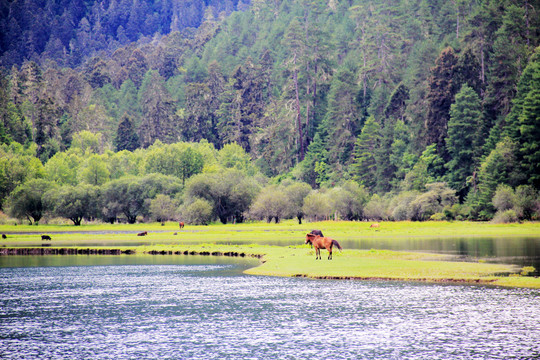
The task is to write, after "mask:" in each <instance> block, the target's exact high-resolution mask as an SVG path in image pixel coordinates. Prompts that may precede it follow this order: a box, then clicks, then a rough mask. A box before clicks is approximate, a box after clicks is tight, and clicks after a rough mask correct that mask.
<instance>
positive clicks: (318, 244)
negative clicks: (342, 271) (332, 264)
mask: <svg viewBox="0 0 540 360" xmlns="http://www.w3.org/2000/svg"><path fill="white" fill-rule="evenodd" d="M307 243H310V244H312V245H313V247H314V248H315V260H317V259H320V260H322V257H321V249H322V248H326V250H328V260H332V246H334V245H336V246H337V247H338V249H339V251H341V250H343V249H342V247H341V245H339V243H338V242H337V241H336V240H334V239H330V238H329V237H325V236H319V235H314V234H306V244H307Z"/></svg>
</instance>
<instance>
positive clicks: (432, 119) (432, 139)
mask: <svg viewBox="0 0 540 360" xmlns="http://www.w3.org/2000/svg"><path fill="white" fill-rule="evenodd" d="M456 64H457V57H456V55H455V53H454V50H453V49H452V48H451V47H448V48H446V49H444V50H443V51H442V52H441V54H440V55H439V57H438V58H437V60H436V62H435V67H433V68H432V69H431V76H430V78H429V90H428V94H427V101H428V105H427V106H428V109H427V110H428V115H427V119H426V125H425V127H426V138H425V143H426V144H436V145H437V152H438V153H439V155H444V154H445V153H446V151H445V147H444V139H445V138H446V128H447V125H448V120H449V116H450V114H449V111H450V105H452V102H453V101H454V96H455V94H456V92H457V90H458V89H456V83H455V81H454V73H455V67H456ZM443 157H444V156H443Z"/></svg>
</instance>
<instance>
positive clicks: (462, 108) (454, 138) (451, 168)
mask: <svg viewBox="0 0 540 360" xmlns="http://www.w3.org/2000/svg"><path fill="white" fill-rule="evenodd" d="M481 119H482V105H481V102H480V98H479V97H478V94H477V93H476V92H475V91H474V89H473V88H471V87H470V86H468V85H464V86H463V87H462V88H461V90H460V91H459V93H457V94H456V101H455V103H454V104H452V106H451V108H450V120H449V121H448V137H447V139H446V148H447V151H448V154H449V157H450V161H449V162H447V163H446V168H447V169H448V174H447V176H448V184H449V185H450V187H452V188H453V189H454V190H456V191H457V193H458V195H459V196H460V197H461V198H463V197H464V196H465V194H466V191H467V190H468V186H467V178H468V177H469V176H472V174H473V172H474V167H475V163H477V161H478V159H477V158H475V149H476V148H479V147H480V146H479V139H480V136H482V135H483V134H482V133H479V131H478V130H479V124H480V123H481Z"/></svg>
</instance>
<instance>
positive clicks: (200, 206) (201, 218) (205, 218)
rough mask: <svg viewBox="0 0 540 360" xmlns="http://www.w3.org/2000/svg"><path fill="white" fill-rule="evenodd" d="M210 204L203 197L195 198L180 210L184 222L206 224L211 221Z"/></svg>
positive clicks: (211, 209)
mask: <svg viewBox="0 0 540 360" xmlns="http://www.w3.org/2000/svg"><path fill="white" fill-rule="evenodd" d="M212 211H213V208H212V204H210V202H209V201H207V200H204V199H196V200H195V201H193V202H192V203H191V204H189V205H187V206H185V207H184V208H183V209H182V210H181V214H182V219H183V220H184V222H186V223H188V224H193V225H208V224H209V223H210V222H211V221H212Z"/></svg>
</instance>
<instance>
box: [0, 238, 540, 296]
mask: <svg viewBox="0 0 540 360" xmlns="http://www.w3.org/2000/svg"><path fill="white" fill-rule="evenodd" d="M323 253H324V251H323ZM54 255H58V256H84V255H86V256H100V255H112V256H161V255H184V256H203V257H204V256H226V257H237V258H249V257H251V258H254V259H258V260H259V265H258V266H255V267H253V268H250V269H247V270H245V271H244V273H245V274H248V275H259V276H279V277H299V278H309V279H315V280H350V281H399V282H422V283H434V284H464V285H488V286H501V287H516V288H529V289H540V278H538V277H529V276H520V275H519V274H518V271H519V269H518V268H516V267H515V266H511V265H506V264H487V263H474V262H473V263H470V262H460V261H452V259H453V258H455V257H454V256H451V255H441V254H431V253H408V252H398V251H387V250H381V251H377V250H370V251H365V250H347V254H346V255H344V254H343V253H339V252H334V260H332V261H329V260H326V258H325V256H324V255H323V258H324V260H315V259H314V258H313V250H312V249H309V248H308V247H307V246H299V247H296V246H294V247H291V246H289V247H280V246H263V245H254V244H252V245H249V246H246V245H216V244H204V245H193V246H181V245H177V246H163V245H161V246H157V245H156V246H145V247H142V249H137V248H132V247H116V248H111V247H107V248H105V247H93V248H88V247H86V248H78V247H49V246H45V247H29V248H7V247H6V248H0V257H3V256H54ZM454 260H455V259H454ZM366 264H368V266H367V267H366V266H364V265H366ZM396 265H397V268H396V269H392V267H395V266H396ZM501 274H504V275H501Z"/></svg>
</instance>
